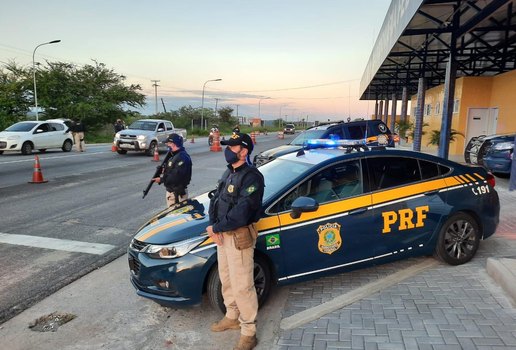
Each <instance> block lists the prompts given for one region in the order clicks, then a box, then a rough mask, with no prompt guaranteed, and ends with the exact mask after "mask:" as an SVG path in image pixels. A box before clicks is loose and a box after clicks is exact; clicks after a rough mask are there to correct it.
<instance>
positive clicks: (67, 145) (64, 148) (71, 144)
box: [61, 140, 73, 152]
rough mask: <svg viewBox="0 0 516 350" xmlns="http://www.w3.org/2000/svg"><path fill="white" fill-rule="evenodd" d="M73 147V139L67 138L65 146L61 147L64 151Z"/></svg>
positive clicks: (68, 150)
mask: <svg viewBox="0 0 516 350" xmlns="http://www.w3.org/2000/svg"><path fill="white" fill-rule="evenodd" d="M72 147H73V143H72V141H71V140H65V142H63V147H61V149H62V150H63V152H70V151H71V150H72Z"/></svg>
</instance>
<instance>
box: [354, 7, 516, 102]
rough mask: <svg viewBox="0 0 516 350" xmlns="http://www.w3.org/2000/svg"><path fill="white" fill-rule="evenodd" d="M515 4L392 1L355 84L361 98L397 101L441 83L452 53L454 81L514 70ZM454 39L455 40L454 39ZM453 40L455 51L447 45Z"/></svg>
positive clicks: (515, 54) (515, 51)
mask: <svg viewBox="0 0 516 350" xmlns="http://www.w3.org/2000/svg"><path fill="white" fill-rule="evenodd" d="M515 5H516V0H455V1H449V0H393V1H392V3H391V5H390V7H389V10H388V12H387V15H386V17H385V20H384V23H383V25H382V29H381V31H380V34H379V35H378V38H377V40H376V43H375V46H374V49H373V52H372V53H371V56H370V58H369V61H368V63H367V66H366V69H365V71H364V74H363V76H362V80H361V83H360V99H362V100H377V99H384V98H391V96H392V94H394V93H395V94H396V96H397V98H401V94H402V87H404V86H406V87H407V89H408V95H409V96H410V95H414V94H416V93H417V87H418V79H419V78H420V77H424V78H425V83H426V87H427V88H431V87H434V86H437V85H441V84H443V83H444V80H445V72H446V65H447V62H448V60H449V56H450V53H451V52H453V51H452V50H455V55H456V60H457V62H458V65H457V78H459V77H462V76H494V75H497V74H501V73H505V72H508V71H511V70H513V69H515V68H516V6H515ZM454 39H456V41H455V40H454ZM454 41H455V42H456V45H455V47H452V46H451V45H450V43H451V42H454Z"/></svg>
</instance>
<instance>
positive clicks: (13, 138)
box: [7, 135, 20, 141]
mask: <svg viewBox="0 0 516 350" xmlns="http://www.w3.org/2000/svg"><path fill="white" fill-rule="evenodd" d="M19 138H20V136H18V135H12V136H9V137H8V138H7V139H8V140H9V141H13V140H18V139H19Z"/></svg>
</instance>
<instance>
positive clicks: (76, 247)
mask: <svg viewBox="0 0 516 350" xmlns="http://www.w3.org/2000/svg"><path fill="white" fill-rule="evenodd" d="M0 243H6V244H14V245H23V246H26V247H36V248H45V249H53V250H64V251H67V252H76V253H87V254H95V255H102V254H104V253H107V252H109V251H110V250H112V249H113V248H115V246H113V245H111V244H102V243H90V242H81V241H73V240H70V239H59V238H49V237H38V236H29V235H15V234H10V233H1V232H0Z"/></svg>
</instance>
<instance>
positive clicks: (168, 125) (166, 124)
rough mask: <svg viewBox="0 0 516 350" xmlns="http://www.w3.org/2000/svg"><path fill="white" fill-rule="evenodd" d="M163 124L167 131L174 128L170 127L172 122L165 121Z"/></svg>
mask: <svg viewBox="0 0 516 350" xmlns="http://www.w3.org/2000/svg"><path fill="white" fill-rule="evenodd" d="M165 126H166V127H167V131H171V130H173V129H174V128H173V127H172V123H168V122H166V123H165Z"/></svg>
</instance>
